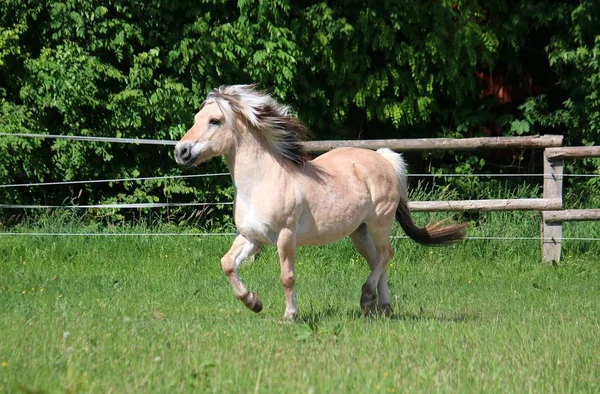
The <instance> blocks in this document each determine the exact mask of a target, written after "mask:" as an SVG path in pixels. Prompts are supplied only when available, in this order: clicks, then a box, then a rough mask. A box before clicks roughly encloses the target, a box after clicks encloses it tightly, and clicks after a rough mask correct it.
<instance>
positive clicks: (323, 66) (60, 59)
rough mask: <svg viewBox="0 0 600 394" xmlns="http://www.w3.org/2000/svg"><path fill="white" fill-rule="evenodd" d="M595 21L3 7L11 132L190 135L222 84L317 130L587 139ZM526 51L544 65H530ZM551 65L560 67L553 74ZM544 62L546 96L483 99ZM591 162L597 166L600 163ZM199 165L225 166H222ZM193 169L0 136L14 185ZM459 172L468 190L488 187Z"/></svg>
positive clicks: (136, 154)
mask: <svg viewBox="0 0 600 394" xmlns="http://www.w3.org/2000/svg"><path fill="white" fill-rule="evenodd" d="M596 20H598V7H596V6H595V4H594V3H593V2H592V1H591V0H588V1H582V2H580V3H579V4H571V3H569V2H553V3H552V4H550V5H548V4H547V3H546V2H530V1H521V2H517V3H514V2H508V1H484V2H468V1H450V0H444V1H435V2H414V1H408V0H402V1H396V0H394V1H392V0H385V1H379V2H367V3H365V2H359V1H355V0H340V1H330V2H313V3H310V2H292V1H288V0H273V1H258V0H240V1H238V2H225V1H222V0H204V1H201V2H198V1H178V2H168V1H164V0H134V1H129V2H114V1H109V2H106V1H99V0H65V1H48V2H37V1H33V0H4V1H3V2H1V3H0V74H1V76H2V78H0V104H1V109H0V111H1V115H2V116H1V117H0V131H1V132H10V133H28V132H31V133H51V134H72V135H90V136H92V135H94V136H111V137H114V136H116V137H131V138H155V139H174V140H176V139H178V138H180V137H181V136H182V134H183V133H184V132H185V130H186V129H187V128H188V127H189V126H190V124H191V122H192V119H193V115H194V112H195V110H196V109H197V108H198V106H199V104H200V103H201V101H202V99H203V97H204V96H205V94H206V93H207V92H208V91H209V90H210V89H212V88H214V87H216V86H219V85H221V84H231V83H248V82H258V83H259V85H260V86H261V87H264V88H267V89H270V90H271V91H272V92H273V94H274V95H275V96H277V97H278V98H279V99H281V100H283V101H285V102H287V103H290V104H291V105H292V106H293V108H294V109H295V110H296V111H297V112H298V114H299V116H300V118H301V119H302V120H304V121H305V122H306V123H307V124H308V125H309V127H310V128H311V129H312V130H313V133H314V137H315V138H316V139H326V138H348V139H354V138H359V137H360V138H407V137H448V136H451V137H466V136H472V135H482V134H484V133H487V134H516V135H522V134H528V133H536V132H554V133H564V134H565V135H566V136H567V141H568V142H569V143H570V144H581V143H584V144H591V143H594V142H595V141H597V139H598V129H599V128H598V126H599V122H600V98H599V97H598V91H599V87H600V86H599V85H600V82H599V81H600V70H599V66H598V64H599V62H598V61H597V55H598V48H599V46H600V39H599V38H598V37H600V36H599V35H598V34H599V30H598V27H597V24H596V23H595V21H596ZM546 33H547V34H546ZM540 37H542V38H540ZM530 47H533V50H535V51H536V52H535V53H537V54H541V59H542V60H539V59H538V60H536V62H537V63H536V62H533V63H532V62H531V61H530V60H528V59H529V58H528V57H527V56H526V52H527V50H529V48H530ZM540 62H541V63H540ZM538 63H539V64H538ZM540 64H542V66H543V67H540V66H539V65H540ZM544 67H545V68H544ZM538 69H547V71H548V72H547V74H548V75H551V76H552V77H548V80H547V81H545V84H544V83H537V82H536V81H538V80H539V77H538V75H537V74H536V71H537V70H538ZM532 71H533V79H534V83H537V84H538V85H541V86H542V85H543V86H542V88H541V91H540V92H539V93H535V94H534V93H532V92H529V93H528V94H527V95H525V96H518V95H517V94H516V93H515V94H513V96H514V97H513V98H512V101H511V102H510V103H509V104H504V105H499V104H498V102H497V101H495V100H494V98H493V97H492V98H490V97H481V95H482V92H483V90H482V85H481V83H480V81H479V80H478V79H477V78H476V77H475V75H476V73H480V72H489V73H496V75H498V73H505V74H507V75H508V74H510V75H513V76H516V77H519V78H521V77H522V76H523V75H525V74H526V73H527V72H529V73H531V72H532ZM516 77H515V78H516ZM516 79H518V78H516ZM521 80H522V78H521V79H520V80H519V81H521ZM519 84H521V85H522V82H518V83H516V82H515V83H514V84H513V85H514V86H515V89H516V86H518V85H519ZM511 155H514V153H512V152H509V153H507V155H506V156H501V157H497V158H493V157H490V156H477V157H476V156H473V155H467V154H465V153H453V152H450V153H447V154H446V155H433V156H430V157H429V156H428V157H425V156H423V157H421V159H423V160H422V162H424V163H425V162H426V163H427V166H428V168H429V169H430V171H434V172H435V171H439V170H440V169H441V170H444V171H447V170H448V168H449V163H459V165H458V166H456V167H452V168H453V171H467V172H469V171H485V170H487V169H488V168H490V167H489V165H490V164H491V165H495V166H500V165H503V164H506V163H511V162H514V157H512V156H511ZM523 160H524V159H523V158H522V157H521V158H520V159H519V160H518V161H519V163H520V162H521V161H523ZM413 162H415V163H419V160H414V161H413ZM584 164H585V169H584V171H587V172H592V171H598V168H599V166H598V163H597V161H587V162H585V163H584ZM519 165H520V164H519ZM524 165H529V164H528V163H527V162H526V159H525V161H524ZM418 167H419V165H417V166H416V168H413V170H417V171H418V170H420V168H418ZM202 169H203V170H205V171H206V172H213V171H214V172H222V171H224V170H225V167H224V164H223V163H222V162H221V161H218V160H214V161H212V162H211V163H207V164H206V165H203V167H202ZM180 173H181V170H180V169H178V168H176V166H175V165H174V160H173V157H172V152H171V149H170V148H163V147H145V146H130V145H120V144H112V145H111V144H106V143H87V142H86V143H83V142H67V141H61V140H57V141H37V140H30V139H19V138H6V137H2V138H1V139H0V183H3V184H5V183H20V182H35V181H61V180H75V179H96V178H121V177H138V176H157V175H174V174H180ZM449 182H454V183H455V185H457V186H458V188H457V190H458V192H459V193H461V195H462V196H463V197H465V198H466V197H472V196H471V195H469V194H468V193H470V191H473V190H475V191H476V190H481V189H482V185H483V184H481V183H479V184H478V183H477V181H474V180H468V181H464V180H461V181H456V182H455V181H453V180H450V181H449ZM474 182H475V183H474ZM590 182H594V181H590ZM483 189H485V187H484V188H483ZM463 193H464V194H463ZM231 194H232V191H231V187H230V186H229V182H228V179H227V178H226V177H219V178H212V179H208V178H207V179H205V178H202V179H194V180H181V179H168V180H160V181H152V182H126V183H118V184H112V185H98V184H96V185H94V186H93V187H92V186H85V187H57V188H52V189H50V188H46V189H41V188H35V189H31V190H24V189H19V190H17V189H0V198H1V199H2V201H3V202H20V203H27V202H42V201H43V202H45V203H54V204H59V203H61V202H62V201H64V200H65V199H73V200H76V201H77V202H80V203H86V202H94V203H95V202H148V201H168V200H177V201H194V200H195V201H222V202H224V201H227V200H228V199H230V198H231ZM181 212H184V213H185V217H189V216H190V215H193V214H194V213H192V212H190V211H181ZM228 212H229V211H228V208H227V207H225V208H222V209H221V208H218V209H217V213H218V215H216V216H215V217H217V218H218V217H221V218H226V215H228ZM162 213H163V214H166V213H167V212H166V211H163V212H162ZM123 214H126V213H123ZM169 214H170V215H172V214H173V212H169ZM111 215H112V214H111ZM111 215H109V217H111ZM182 215H183V213H182ZM112 217H113V218H115V219H116V220H119V219H121V218H122V217H121V216H119V215H115V216H112ZM182 217H184V216H182Z"/></svg>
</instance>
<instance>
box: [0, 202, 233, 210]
mask: <svg viewBox="0 0 600 394" xmlns="http://www.w3.org/2000/svg"><path fill="white" fill-rule="evenodd" d="M210 205H233V202H150V203H138V204H90V205H22V204H0V209H3V208H7V209H8V208H10V209H48V208H49V209H52V208H69V209H78V208H81V209H88V208H107V209H113V208H114V209H122V208H165V207H194V206H210Z"/></svg>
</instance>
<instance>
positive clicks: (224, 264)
mask: <svg viewBox="0 0 600 394" xmlns="http://www.w3.org/2000/svg"><path fill="white" fill-rule="evenodd" d="M221 269H222V270H223V273H224V274H225V276H231V275H233V274H234V273H235V267H234V264H233V259H232V258H231V256H229V254H226V255H225V256H223V257H222V258H221Z"/></svg>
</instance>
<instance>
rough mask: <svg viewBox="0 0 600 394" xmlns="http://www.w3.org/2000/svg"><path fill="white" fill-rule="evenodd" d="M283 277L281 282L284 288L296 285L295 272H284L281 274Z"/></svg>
mask: <svg viewBox="0 0 600 394" xmlns="http://www.w3.org/2000/svg"><path fill="white" fill-rule="evenodd" d="M280 279H281V284H282V286H283V287H284V288H286V289H291V288H293V287H294V284H295V283H296V279H295V278H294V274H293V273H290V272H288V273H282V274H281V276H280Z"/></svg>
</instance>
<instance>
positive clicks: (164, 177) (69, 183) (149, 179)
mask: <svg viewBox="0 0 600 394" xmlns="http://www.w3.org/2000/svg"><path fill="white" fill-rule="evenodd" d="M226 175H231V174H230V173H229V172H217V173H212V174H189V175H165V176H153V177H139V178H114V179H89V180H83V181H64V182H37V183H36V182H32V183H12V184H5V185H0V188H12V187H37V186H60V185H81V184H92V183H111V182H112V183H117V182H131V181H151V180H160V179H187V178H204V177H212V176H226ZM407 176H408V177H432V178H442V177H469V178H471V177H542V178H544V179H546V178H547V179H556V180H563V179H564V178H566V177H581V178H598V177H600V174H563V176H562V177H556V176H554V177H553V176H551V175H544V174H407Z"/></svg>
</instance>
